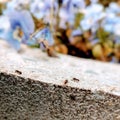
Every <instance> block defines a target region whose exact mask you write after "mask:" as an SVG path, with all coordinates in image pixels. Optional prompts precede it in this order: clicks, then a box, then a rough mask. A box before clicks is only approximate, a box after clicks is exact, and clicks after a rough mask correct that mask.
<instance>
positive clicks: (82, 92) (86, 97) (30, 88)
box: [0, 42, 120, 120]
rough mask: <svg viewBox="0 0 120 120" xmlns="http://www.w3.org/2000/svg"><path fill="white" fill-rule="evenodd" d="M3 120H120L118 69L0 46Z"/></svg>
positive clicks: (119, 75) (83, 60)
mask: <svg viewBox="0 0 120 120" xmlns="http://www.w3.org/2000/svg"><path fill="white" fill-rule="evenodd" d="M0 56H1V57H0V120H120V65H118V64H108V63H102V62H96V61H92V60H85V59H79V58H75V57H71V56H65V55H58V56H59V58H50V57H48V56H47V55H46V54H45V53H42V52H41V51H40V50H38V49H34V50H33V49H29V48H26V47H23V52H21V53H20V54H18V53H16V52H15V51H14V50H13V49H12V48H10V47H9V46H8V45H7V44H6V43H4V42H0Z"/></svg>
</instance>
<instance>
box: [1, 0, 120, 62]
mask: <svg viewBox="0 0 120 120" xmlns="http://www.w3.org/2000/svg"><path fill="white" fill-rule="evenodd" d="M36 31H37V32H36ZM33 34H34V35H33ZM31 35H33V36H32V37H31ZM40 38H44V39H45V40H47V41H48V44H49V46H50V47H52V49H54V51H56V52H59V53H62V54H69V55H73V56H77V57H82V58H89V59H95V60H101V61H106V62H113V63H120V0H100V1H99V0H0V39H1V40H5V41H7V42H8V43H9V44H10V45H11V46H12V47H13V48H15V49H16V50H17V51H19V50H20V49H21V44H26V45H28V46H30V47H31V49H34V47H40V49H43V46H42V45H41V44H40V42H39V40H38V39H40Z"/></svg>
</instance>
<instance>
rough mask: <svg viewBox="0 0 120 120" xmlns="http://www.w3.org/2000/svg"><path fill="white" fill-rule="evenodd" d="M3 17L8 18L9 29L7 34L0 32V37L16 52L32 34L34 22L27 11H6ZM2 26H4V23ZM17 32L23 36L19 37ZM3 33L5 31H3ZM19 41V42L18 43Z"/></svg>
mask: <svg viewBox="0 0 120 120" xmlns="http://www.w3.org/2000/svg"><path fill="white" fill-rule="evenodd" d="M4 15H5V16H7V17H8V20H9V24H10V27H9V29H8V30H7V32H2V34H1V36H2V37H3V39H5V40H7V41H8V43H9V44H10V45H11V46H13V47H14V48H15V49H16V50H19V49H20V43H21V42H23V43H26V41H27V40H28V39H29V36H30V34H32V33H33V32H34V22H33V19H32V17H31V15H30V13H29V11H27V10H14V9H13V10H10V11H9V9H8V10H6V11H5V12H4ZM4 24H6V23H5V22H4ZM19 30H20V31H22V33H23V35H22V36H19V35H18V34H19ZM4 31H5V29H4ZM20 40H21V41H20Z"/></svg>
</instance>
